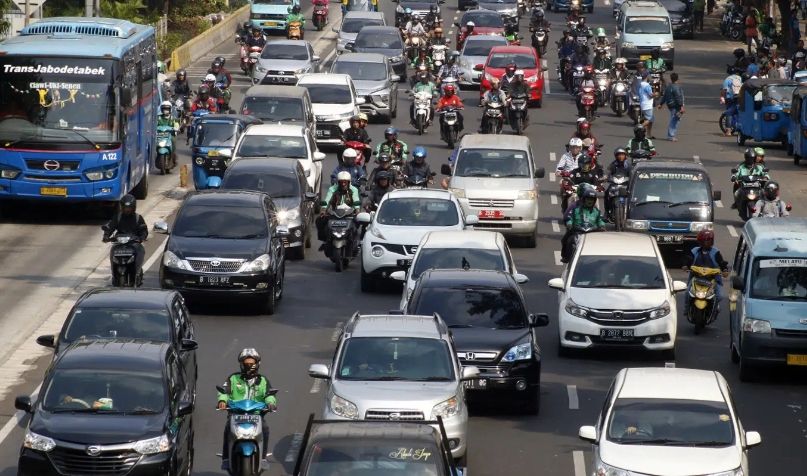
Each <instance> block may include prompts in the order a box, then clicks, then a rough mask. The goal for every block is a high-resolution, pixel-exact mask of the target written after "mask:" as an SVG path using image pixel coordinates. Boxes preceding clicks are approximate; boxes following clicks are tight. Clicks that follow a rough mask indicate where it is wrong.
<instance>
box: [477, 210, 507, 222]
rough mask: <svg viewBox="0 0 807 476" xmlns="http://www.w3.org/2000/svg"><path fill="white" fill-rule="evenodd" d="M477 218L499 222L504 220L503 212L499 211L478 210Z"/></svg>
mask: <svg viewBox="0 0 807 476" xmlns="http://www.w3.org/2000/svg"><path fill="white" fill-rule="evenodd" d="M479 218H485V219H494V220H501V219H502V218H504V212H503V211H501V210H480V211H479Z"/></svg>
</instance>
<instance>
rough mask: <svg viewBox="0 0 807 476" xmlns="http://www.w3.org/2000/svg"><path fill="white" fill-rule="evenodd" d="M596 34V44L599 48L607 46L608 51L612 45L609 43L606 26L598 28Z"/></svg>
mask: <svg viewBox="0 0 807 476" xmlns="http://www.w3.org/2000/svg"><path fill="white" fill-rule="evenodd" d="M594 36H595V40H594V46H595V47H597V48H605V50H606V51H608V48H610V47H611V45H610V43H608V37H607V36H606V35H605V28H603V27H599V28H597V30H596V31H595V32H594Z"/></svg>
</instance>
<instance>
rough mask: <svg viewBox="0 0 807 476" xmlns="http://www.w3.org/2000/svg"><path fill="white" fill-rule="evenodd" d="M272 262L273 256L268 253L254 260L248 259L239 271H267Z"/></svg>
mask: <svg viewBox="0 0 807 476" xmlns="http://www.w3.org/2000/svg"><path fill="white" fill-rule="evenodd" d="M271 263H272V258H271V257H270V256H269V255H268V254H265V255H260V256H258V257H257V258H255V259H254V260H252V261H247V262H246V263H244V264H242V265H241V269H239V270H238V272H239V273H257V272H260V271H266V270H267V269H269V265H270V264H271Z"/></svg>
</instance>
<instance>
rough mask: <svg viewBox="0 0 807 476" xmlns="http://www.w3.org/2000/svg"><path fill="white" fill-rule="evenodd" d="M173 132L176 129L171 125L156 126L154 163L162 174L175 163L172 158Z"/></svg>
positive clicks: (174, 132)
mask: <svg viewBox="0 0 807 476" xmlns="http://www.w3.org/2000/svg"><path fill="white" fill-rule="evenodd" d="M174 134H176V131H175V130H174V128H173V127H172V126H157V156H156V158H155V159H154V165H155V166H156V167H157V169H158V170H159V171H160V173H161V174H163V175H165V174H167V173H168V172H170V171H171V169H173V168H174V167H176V165H177V164H176V159H175V158H174Z"/></svg>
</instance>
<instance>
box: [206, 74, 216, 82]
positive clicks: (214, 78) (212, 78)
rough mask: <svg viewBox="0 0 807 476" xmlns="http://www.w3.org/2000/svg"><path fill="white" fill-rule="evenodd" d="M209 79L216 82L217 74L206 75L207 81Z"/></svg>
mask: <svg viewBox="0 0 807 476" xmlns="http://www.w3.org/2000/svg"><path fill="white" fill-rule="evenodd" d="M207 81H213V82H214V83H215V82H216V75H215V74H208V75H207V76H205V82H207Z"/></svg>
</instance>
